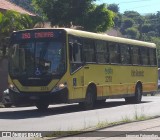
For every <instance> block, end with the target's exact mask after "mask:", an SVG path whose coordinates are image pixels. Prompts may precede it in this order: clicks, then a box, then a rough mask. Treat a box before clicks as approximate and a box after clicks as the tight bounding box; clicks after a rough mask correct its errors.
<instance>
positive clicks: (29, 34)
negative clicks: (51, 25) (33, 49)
mask: <svg viewBox="0 0 160 140" xmlns="http://www.w3.org/2000/svg"><path fill="white" fill-rule="evenodd" d="M62 34H63V32H62V30H28V31H27V30H26V31H20V32H15V33H13V34H12V37H11V38H12V39H13V40H14V41H15V40H28V39H43V38H62V36H63V35H62Z"/></svg>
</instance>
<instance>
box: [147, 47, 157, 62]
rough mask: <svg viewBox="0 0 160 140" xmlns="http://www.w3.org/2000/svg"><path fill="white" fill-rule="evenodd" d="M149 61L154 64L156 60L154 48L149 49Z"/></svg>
mask: <svg viewBox="0 0 160 140" xmlns="http://www.w3.org/2000/svg"><path fill="white" fill-rule="evenodd" d="M149 62H150V65H156V63H157V60H156V49H152V48H150V49H149Z"/></svg>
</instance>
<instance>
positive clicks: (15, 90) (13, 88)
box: [9, 84, 20, 93]
mask: <svg viewBox="0 0 160 140" xmlns="http://www.w3.org/2000/svg"><path fill="white" fill-rule="evenodd" d="M9 89H11V90H13V91H14V92H17V93H20V92H19V90H18V89H17V88H16V87H15V86H14V85H13V84H10V85H9Z"/></svg>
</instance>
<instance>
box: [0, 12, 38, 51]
mask: <svg viewBox="0 0 160 140" xmlns="http://www.w3.org/2000/svg"><path fill="white" fill-rule="evenodd" d="M38 19H39V18H36V17H30V16H28V15H24V14H19V13H17V12H13V11H7V12H5V13H0V48H2V47H3V46H4V40H5V38H6V37H9V36H10V35H11V33H12V32H13V31H17V30H23V29H29V28H33V27H34V25H35V23H36V22H37V21H38Z"/></svg>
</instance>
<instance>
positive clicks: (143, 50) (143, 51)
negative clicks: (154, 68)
mask: <svg viewBox="0 0 160 140" xmlns="http://www.w3.org/2000/svg"><path fill="white" fill-rule="evenodd" d="M140 50H141V61H142V65H148V64H149V59H148V48H144V47H142V48H141V49H140Z"/></svg>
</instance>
